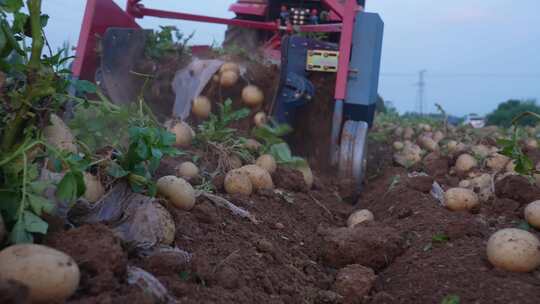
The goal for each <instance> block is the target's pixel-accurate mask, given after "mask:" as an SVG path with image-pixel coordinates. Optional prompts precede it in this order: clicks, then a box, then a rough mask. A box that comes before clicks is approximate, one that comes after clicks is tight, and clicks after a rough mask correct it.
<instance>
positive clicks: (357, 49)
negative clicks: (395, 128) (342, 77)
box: [344, 12, 384, 126]
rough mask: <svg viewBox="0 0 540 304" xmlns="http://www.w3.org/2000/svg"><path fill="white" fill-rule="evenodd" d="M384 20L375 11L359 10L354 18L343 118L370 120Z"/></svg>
mask: <svg viewBox="0 0 540 304" xmlns="http://www.w3.org/2000/svg"><path fill="white" fill-rule="evenodd" d="M383 31H384V23H383V21H382V19H381V17H380V16H379V15H378V14H375V13H366V12H359V13H358V15H357V17H356V22H355V28H354V34H353V42H352V44H353V46H352V52H351V62H350V65H349V70H350V73H349V79H348V84H347V99H346V100H345V103H346V104H345V109H344V112H345V119H344V120H349V119H350V120H356V121H366V122H367V123H368V124H369V125H370V126H371V125H372V123H373V118H374V114H375V104H376V102H377V96H378V87H379V71H380V65H381V52H382V41H383Z"/></svg>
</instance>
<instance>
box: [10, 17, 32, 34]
mask: <svg viewBox="0 0 540 304" xmlns="http://www.w3.org/2000/svg"><path fill="white" fill-rule="evenodd" d="M13 17H14V18H13V26H12V28H13V31H14V32H16V33H22V32H24V25H25V24H26V22H27V21H28V18H29V17H30V16H28V15H27V14H25V13H21V12H16V13H14V14H13Z"/></svg>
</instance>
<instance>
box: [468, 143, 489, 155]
mask: <svg viewBox="0 0 540 304" xmlns="http://www.w3.org/2000/svg"><path fill="white" fill-rule="evenodd" d="M471 151H472V152H473V154H474V155H477V156H479V157H481V158H485V157H488V156H489V154H491V149H490V148H489V147H488V146H486V145H476V146H473V147H472V148H471Z"/></svg>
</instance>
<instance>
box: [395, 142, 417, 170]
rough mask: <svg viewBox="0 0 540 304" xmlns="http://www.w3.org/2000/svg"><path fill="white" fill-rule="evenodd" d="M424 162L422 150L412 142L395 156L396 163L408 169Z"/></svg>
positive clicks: (407, 143) (406, 143)
mask: <svg viewBox="0 0 540 304" xmlns="http://www.w3.org/2000/svg"><path fill="white" fill-rule="evenodd" d="M421 160H422V149H421V148H420V147H419V146H417V145H415V144H412V143H410V142H405V147H404V148H403V150H401V151H400V152H398V153H395V154H394V161H395V162H396V163H398V164H399V165H401V166H403V167H405V168H408V167H410V166H412V165H414V164H416V163H418V162H419V161H421Z"/></svg>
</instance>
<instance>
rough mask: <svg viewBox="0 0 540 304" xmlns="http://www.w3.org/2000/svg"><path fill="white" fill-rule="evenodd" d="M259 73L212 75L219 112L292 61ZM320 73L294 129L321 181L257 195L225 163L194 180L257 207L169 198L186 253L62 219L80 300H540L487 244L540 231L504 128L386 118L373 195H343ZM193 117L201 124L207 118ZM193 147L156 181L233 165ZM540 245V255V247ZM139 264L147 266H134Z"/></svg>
mask: <svg viewBox="0 0 540 304" xmlns="http://www.w3.org/2000/svg"><path fill="white" fill-rule="evenodd" d="M259 68H260V69H261V70H257V69H259ZM250 70H251V71H256V72H252V74H248V76H246V77H245V79H242V80H241V83H240V84H239V85H237V86H233V87H231V88H228V89H222V88H221V87H219V86H218V85H217V84H216V83H215V82H214V83H211V84H209V86H208V87H207V88H206V90H205V91H204V94H205V95H207V96H208V97H210V99H211V100H212V101H213V108H214V112H215V106H216V105H217V104H218V103H223V102H224V100H225V99H227V98H229V97H230V98H231V99H232V104H233V106H234V107H236V108H238V107H239V105H240V104H241V103H242V100H241V98H240V97H239V96H240V94H241V92H242V86H244V85H245V83H244V82H247V83H256V84H258V85H259V86H260V87H261V88H263V89H264V93H265V95H266V96H272V94H273V92H275V85H276V79H277V78H276V76H275V75H277V72H278V71H277V70H276V69H275V68H272V69H270V70H265V69H264V68H261V67H258V66H257V65H253V66H252V67H251V68H250ZM315 82H317V83H318V85H319V86H320V87H322V88H323V89H321V96H317V98H315V101H314V103H313V104H312V105H311V106H310V107H308V108H307V109H305V110H304V112H303V114H304V116H302V119H301V120H299V121H298V122H297V125H296V126H295V127H296V131H295V133H294V134H293V135H292V136H291V138H290V140H291V141H292V146H293V147H295V151H298V153H299V154H301V155H302V156H305V157H306V158H307V159H309V161H310V165H311V167H312V168H315V181H314V183H313V186H312V187H311V188H310V187H308V185H307V184H306V182H305V177H304V175H303V174H302V173H301V172H300V171H297V170H294V169H291V168H290V167H287V166H279V167H278V168H277V170H276V171H275V172H273V173H272V175H271V177H272V180H273V183H274V185H275V189H273V190H270V189H259V190H256V191H254V192H253V194H251V195H245V194H227V191H225V189H224V176H223V174H217V175H215V176H213V177H212V179H211V180H204V179H202V180H201V179H200V178H199V179H197V178H196V179H193V180H190V183H191V184H193V185H194V186H201V185H203V184H204V183H210V184H209V186H211V187H212V189H214V190H215V194H217V195H218V196H220V197H222V198H224V199H226V200H227V201H229V202H231V203H233V204H234V205H235V206H236V207H239V208H241V209H243V210H244V211H247V212H249V214H250V215H251V217H248V218H243V217H241V216H238V214H234V213H232V212H231V210H228V209H226V208H221V207H219V206H218V205H216V203H215V202H214V201H212V200H211V199H210V198H209V197H207V196H204V195H200V196H198V197H197V201H196V204H195V206H194V208H193V209H191V210H190V211H185V210H182V209H178V208H175V207H174V206H173V205H172V204H171V203H169V202H167V201H166V200H164V199H159V200H156V201H155V202H154V203H159V204H161V205H162V206H163V207H165V209H166V210H168V211H169V213H170V214H171V215H172V218H173V220H174V225H173V227H175V228H174V240H172V241H173V243H172V248H175V249H176V251H175V250H167V249H164V250H154V251H151V252H146V253H145V254H141V252H140V251H136V250H134V248H133V247H132V246H131V244H129V243H127V242H122V241H121V240H120V239H119V238H118V237H117V236H118V230H115V228H114V227H112V225H111V223H108V222H106V221H105V222H103V221H102V222H100V223H93V224H82V225H77V227H63V226H62V225H61V224H60V225H58V224H57V225H55V223H56V221H55V219H53V218H50V219H49V224H50V229H49V233H48V235H47V236H46V237H45V238H44V239H43V240H42V242H43V243H44V244H45V245H48V246H50V247H53V248H56V249H58V250H60V251H62V252H65V253H66V254H68V255H69V256H71V257H72V258H73V259H74V260H75V262H76V263H77V264H78V266H79V268H80V271H81V281H80V284H79V287H78V289H77V291H76V293H75V294H74V295H73V296H72V297H70V298H69V299H68V303H176V302H177V303H444V304H457V303H490V304H491V303H538V302H539V299H540V270H538V269H537V270H533V271H529V272H523V273H518V272H509V271H505V270H501V269H497V268H495V267H494V266H493V265H492V264H491V263H490V262H489V261H488V258H487V255H486V244H487V241H488V239H489V238H490V236H491V235H492V234H493V233H495V232H496V231H498V230H500V229H503V228H520V229H525V230H528V231H529V232H530V233H532V234H533V235H535V236H536V237H540V233H539V231H537V230H535V229H534V228H533V227H531V226H529V225H527V224H526V221H525V220H524V216H523V214H524V208H525V206H526V205H527V204H529V203H531V202H533V201H535V200H537V199H539V198H540V188H539V187H538V186H537V185H536V184H535V182H534V181H533V180H531V179H528V178H525V177H522V176H520V175H517V174H516V172H515V170H514V169H515V168H514V166H513V165H512V162H511V160H510V159H509V158H507V157H505V156H503V155H501V154H499V152H501V151H500V149H499V148H500V147H497V144H496V138H497V137H500V136H503V134H501V133H502V131H501V130H497V129H493V128H491V129H489V128H488V129H484V130H472V129H469V128H461V129H456V128H452V127H451V128H446V127H444V126H440V125H437V126H430V125H427V124H417V125H412V126H409V127H406V126H399V125H400V123H399V122H384V121H378V122H377V124H376V126H375V127H374V129H373V130H372V135H371V136H370V137H371V138H370V146H369V149H370V153H369V156H368V174H367V180H366V185H365V189H364V192H363V194H362V196H361V197H360V199H359V200H358V201H357V202H350V201H348V200H347V199H344V198H342V196H343V197H345V195H344V194H343V193H345V194H347V193H348V191H347V190H348V189H346V188H347V186H346V185H343V184H342V183H341V182H340V181H339V180H337V179H336V178H335V177H334V175H333V174H332V168H329V167H328V166H327V165H325V162H324V161H323V160H324V159H326V156H327V154H328V150H327V149H326V148H327V145H326V146H324V138H325V136H322V135H321V136H318V135H317V134H319V133H318V132H319V131H321V130H329V128H330V126H329V124H330V120H329V119H322V114H321V113H325V112H328V111H331V110H330V109H329V108H328V101H329V100H327V98H326V99H325V98H324V96H326V95H328V94H329V92H331V91H332V88H331V87H325V83H332V81H325V80H324V79H315ZM323 95H324V96H323ZM268 107H269V105H268V104H266V105H261V106H260V107H258V108H255V109H251V112H250V115H249V116H247V117H246V118H245V119H243V120H240V121H238V122H235V123H234V124H233V126H234V127H235V128H237V129H238V131H237V132H238V135H242V136H246V137H249V136H250V130H251V129H252V128H253V127H254V123H253V116H254V114H255V113H256V112H258V111H261V110H266V111H267V110H268ZM325 115H327V116H328V117H330V114H328V113H327V114H325ZM318 117H319V118H320V119H319V118H318ZM188 122H189V123H190V124H191V125H193V126H197V125H199V124H200V123H201V122H202V120H200V119H196V118H191V119H190V120H188ZM316 122H318V123H319V124H316ZM299 130H300V131H299ZM321 132H322V131H321ZM497 133H499V134H497ZM520 144H521V145H522V146H523V148H524V151H525V152H526V153H527V154H528V156H529V157H530V159H532V160H533V161H534V162H535V163H536V162H538V161H539V160H540V159H539V157H538V156H539V155H540V153H538V151H539V150H538V146H537V144H536V141H534V142H533V141H531V140H530V139H529V140H527V139H523V141H522V142H521V143H520ZM535 144H536V146H535ZM321 145H323V147H322V148H320V149H316V147H321ZM184 150H185V151H187V152H188V153H187V155H184V156H180V157H176V158H172V157H168V158H165V159H164V160H163V161H162V163H161V165H160V167H159V169H158V170H157V173H156V176H154V178H155V179H159V178H160V177H162V176H167V175H174V174H176V172H177V167H178V165H179V164H181V163H183V162H185V161H189V160H193V159H195V158H196V159H198V160H199V161H198V163H199V167H200V169H201V171H203V172H214V171H215V170H217V169H218V168H219V166H220V165H222V163H223V160H222V159H221V155H222V154H223V153H221V154H220V152H222V151H220V150H219V149H218V150H212V149H207V150H204V149H200V148H196V147H191V148H186V149H184ZM230 163H231V162H230V161H229V162H227V163H226V164H228V166H230ZM240 165H243V164H242V163H240ZM224 173H226V172H224ZM534 177H535V176H533V177H532V179H534ZM536 177H538V176H536ZM456 187H458V188H460V189H462V190H467V191H468V195H470V196H471V197H472V200H470V201H468V205H466V206H465V207H463V208H462V207H460V208H454V207H452V205H451V204H450V200H449V198H448V197H446V195H444V193H445V192H446V193H449V190H450V189H452V188H456ZM437 189H439V196H437V195H436V194H437ZM441 195H442V196H441ZM119 203H120V202H119ZM362 209H368V210H369V211H371V213H372V214H373V215H374V218H373V219H370V220H366V221H363V222H361V223H359V224H356V225H353V223H351V222H350V220H349V217H350V215H351V214H353V212H355V211H357V210H362ZM458 209H459V210H458ZM452 210H453V211H452ZM74 212H75V211H74ZM60 223H61V222H60ZM117 224H118V223H115V225H117ZM164 226H166V225H165V224H164ZM168 227H170V226H168ZM66 228H69V229H66ZM136 228H137V227H132V229H134V230H136ZM169 249H170V248H169ZM537 251H538V252H537V254H538V255H540V253H539V252H540V247H539V248H537ZM179 252H180V253H181V254H179ZM539 263H540V262H539ZM135 267H137V268H140V269H142V270H145V271H146V272H147V277H144V276H142V277H133V276H132V273H133V269H135ZM156 279H157V280H156ZM0 290H1V292H0V302H1V303H26V302H25V301H24V300H23V299H24V298H25V297H24V295H25V293H27V292H28V291H27V289H26V288H25V287H24V286H20V285H18V284H16V283H14V282H5V283H2V285H0Z"/></svg>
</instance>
